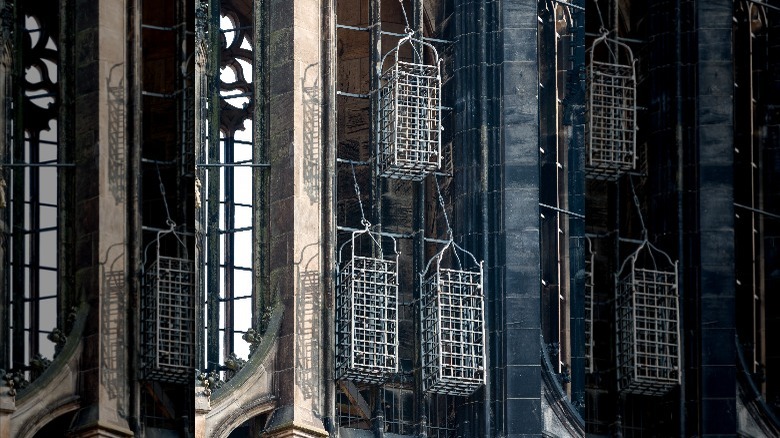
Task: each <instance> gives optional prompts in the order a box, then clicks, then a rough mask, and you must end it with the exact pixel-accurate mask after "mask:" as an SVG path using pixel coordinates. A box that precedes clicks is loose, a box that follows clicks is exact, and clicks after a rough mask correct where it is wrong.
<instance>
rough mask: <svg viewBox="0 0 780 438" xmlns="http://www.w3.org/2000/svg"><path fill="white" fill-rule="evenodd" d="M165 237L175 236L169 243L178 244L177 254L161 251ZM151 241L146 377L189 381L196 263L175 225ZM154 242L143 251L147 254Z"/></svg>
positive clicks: (144, 317)
mask: <svg viewBox="0 0 780 438" xmlns="http://www.w3.org/2000/svg"><path fill="white" fill-rule="evenodd" d="M165 237H172V238H174V239H175V242H173V245H169V246H168V247H170V246H174V247H176V248H177V249H178V250H177V251H175V252H176V254H177V256H175V257H172V256H166V255H163V254H162V252H163V251H164V249H163V248H162V241H163V239H164V238H165ZM169 240H170V239H169ZM152 244H154V245H155V246H156V251H155V259H154V260H153V261H152V264H151V265H150V266H149V268H148V269H146V270H145V272H144V274H143V277H142V279H143V288H142V291H143V294H142V301H143V304H142V306H141V335H142V340H143V346H142V361H143V365H142V368H143V378H144V379H145V380H155V381H164V382H172V383H189V382H190V380H192V370H193V369H194V367H195V274H194V264H193V261H192V260H190V259H189V257H187V246H186V244H185V243H184V241H183V240H182V238H181V237H180V236H179V235H178V234H176V232H175V231H173V227H172V228H171V230H168V231H161V232H159V233H158V234H157V239H156V240H155V241H154V242H152ZM152 244H150V245H148V246H147V248H146V250H145V251H144V257H145V258H146V252H147V251H148V249H149V246H151V245H152ZM166 248H167V247H166ZM144 266H146V260H144Z"/></svg>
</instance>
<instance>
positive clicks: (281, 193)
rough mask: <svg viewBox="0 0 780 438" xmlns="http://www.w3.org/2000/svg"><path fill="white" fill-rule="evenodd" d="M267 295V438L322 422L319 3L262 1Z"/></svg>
mask: <svg viewBox="0 0 780 438" xmlns="http://www.w3.org/2000/svg"><path fill="white" fill-rule="evenodd" d="M269 8H270V10H269V24H268V25H269V26H270V29H269V30H270V38H269V43H270V44H269V45H270V47H269V60H270V64H269V73H270V81H269V83H270V90H269V92H270V96H269V97H270V99H269V114H270V120H269V134H270V144H269V147H268V159H269V162H270V165H271V168H270V188H269V190H270V196H269V197H270V199H271V200H272V201H271V205H270V217H271V222H270V232H269V235H270V236H271V242H270V246H271V254H270V277H271V278H270V289H271V294H273V295H275V296H276V297H277V298H278V299H280V300H281V302H282V305H283V307H284V316H283V320H282V326H281V329H280V337H279V340H278V342H279V350H278V356H277V362H276V363H277V372H276V375H275V377H274V378H275V382H274V384H275V386H276V388H277V396H278V406H279V407H278V408H277V410H276V411H275V412H274V414H273V416H272V418H271V421H270V426H269V431H270V433H269V434H268V436H272V437H288V436H296V437H315V436H326V435H327V433H326V432H325V430H324V427H323V423H322V416H323V415H324V414H323V413H324V412H325V410H324V407H323V402H322V399H323V397H324V393H323V390H322V380H323V375H322V370H323V364H322V345H320V344H321V342H320V339H321V338H320V336H321V331H322V327H321V326H322V322H321V313H322V309H321V304H322V299H323V298H322V283H321V281H322V272H321V265H322V264H321V257H322V245H323V242H322V237H321V236H322V231H323V230H322V229H321V223H322V220H321V219H322V216H321V215H322V202H321V199H322V194H321V187H320V184H321V181H322V175H321V173H322V167H321V161H322V153H321V145H320V127H321V123H320V120H321V118H322V117H323V114H322V111H321V105H320V96H321V89H322V81H321V79H320V77H321V73H320V68H321V66H320V63H321V57H322V54H321V46H322V44H321V36H322V35H321V29H320V23H321V13H322V4H321V0H271V1H269Z"/></svg>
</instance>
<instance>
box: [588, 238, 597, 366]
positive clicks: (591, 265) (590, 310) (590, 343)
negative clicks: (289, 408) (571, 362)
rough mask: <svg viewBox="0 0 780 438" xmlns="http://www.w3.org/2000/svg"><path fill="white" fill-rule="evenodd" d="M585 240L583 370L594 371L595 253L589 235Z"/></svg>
mask: <svg viewBox="0 0 780 438" xmlns="http://www.w3.org/2000/svg"><path fill="white" fill-rule="evenodd" d="M585 239H586V241H587V243H588V244H587V248H588V255H587V257H585V372H587V373H592V372H593V371H594V363H593V299H594V297H593V282H594V278H593V274H594V272H593V270H594V268H595V263H594V259H595V256H596V255H595V254H594V253H593V243H592V242H591V241H590V238H589V237H586V238H585Z"/></svg>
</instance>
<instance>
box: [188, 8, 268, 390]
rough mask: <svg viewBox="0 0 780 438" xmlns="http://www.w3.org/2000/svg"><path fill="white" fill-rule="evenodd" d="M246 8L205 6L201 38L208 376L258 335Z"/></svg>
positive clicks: (250, 27) (256, 200)
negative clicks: (205, 29)
mask: <svg viewBox="0 0 780 438" xmlns="http://www.w3.org/2000/svg"><path fill="white" fill-rule="evenodd" d="M253 7H254V6H252V4H251V3H250V5H249V6H247V5H244V4H243V3H241V4H239V3H238V2H233V1H227V0H223V1H221V2H219V1H212V2H211V4H210V8H211V11H210V13H209V14H210V15H211V17H212V20H210V21H211V23H214V22H215V21H216V20H214V19H213V18H217V17H218V23H219V29H209V30H213V33H212V35H210V36H208V37H207V38H208V45H209V47H210V52H209V51H207V53H208V55H207V56H208V62H207V63H206V64H207V65H206V69H207V71H208V73H207V76H208V77H209V78H210V79H209V83H208V85H207V90H208V91H206V92H207V93H208V106H207V110H206V112H205V113H206V114H205V117H204V118H205V119H207V121H206V122H205V123H204V125H205V129H206V130H207V134H206V135H207V138H206V142H205V147H201V150H200V151H199V159H198V162H199V164H198V168H199V170H198V178H199V181H200V184H201V185H202V190H201V192H202V193H201V199H202V201H201V209H200V211H199V220H200V223H201V232H202V242H203V243H202V246H201V251H202V253H201V257H202V258H201V262H202V263H203V266H204V269H203V277H202V278H201V284H202V285H203V289H202V291H203V298H204V301H205V306H204V309H203V310H204V312H203V314H204V317H205V324H204V326H205V332H204V338H205V356H204V359H205V363H204V364H203V366H202V367H201V368H202V369H208V370H211V371H214V370H223V371H231V372H235V371H237V365H236V364H238V363H241V362H242V360H247V359H248V358H249V355H250V352H251V348H252V342H251V341H252V340H251V339H250V337H251V334H250V337H247V332H249V331H250V330H262V327H261V325H262V324H261V319H262V318H261V315H259V313H260V310H259V308H260V305H259V303H260V297H259V290H260V288H261V286H260V284H259V283H260V280H258V279H259V278H261V276H260V275H258V274H259V272H260V267H259V264H260V263H261V262H260V258H259V257H260V254H259V253H260V249H259V248H260V244H259V241H260V238H259V236H258V234H259V231H260V230H259V228H258V219H259V217H260V215H261V211H260V209H261V207H262V195H261V193H262V191H263V190H264V189H263V187H264V184H263V164H262V163H263V161H264V160H263V157H262V155H261V149H260V147H259V146H260V145H259V141H258V134H257V129H255V127H256V126H257V120H256V114H257V111H255V109H256V102H257V96H256V91H255V87H254V83H255V72H254V66H255V61H256V60H255V46H256V44H255V40H256V34H257V32H255V31H254V29H255V27H254V11H253V9H252V8H253ZM212 25H213V24H212ZM231 356H235V357H236V358H237V359H232V358H231ZM226 363H229V365H228V366H227V367H226V366H225V364H226ZM224 377H226V378H229V377H230V374H227V375H224Z"/></svg>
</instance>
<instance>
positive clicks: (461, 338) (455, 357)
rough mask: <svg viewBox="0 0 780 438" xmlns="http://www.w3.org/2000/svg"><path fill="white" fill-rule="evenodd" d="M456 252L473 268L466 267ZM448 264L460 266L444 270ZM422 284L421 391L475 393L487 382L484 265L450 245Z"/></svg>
mask: <svg viewBox="0 0 780 438" xmlns="http://www.w3.org/2000/svg"><path fill="white" fill-rule="evenodd" d="M458 252H460V253H462V254H463V255H464V257H463V259H465V261H468V262H471V263H470V265H471V266H468V267H464V266H463V265H462V263H461V258H460V257H459V256H458ZM447 255H449V257H448V258H447V257H446V256H447ZM448 261H449V262H452V261H454V262H455V263H454V264H455V265H456V266H457V268H447V267H445V266H444V264H448V263H447V262H448ZM449 264H450V265H452V264H453V263H449ZM426 275H427V278H426V277H425V276H426ZM420 280H421V284H422V285H423V291H422V292H423V293H422V296H421V305H420V313H421V315H420V318H421V332H422V342H421V347H422V381H423V389H424V390H425V391H428V392H431V393H437V394H446V395H456V396H468V395H471V394H472V393H473V392H474V391H476V390H477V389H478V388H479V387H480V386H482V385H483V384H484V383H485V378H486V373H485V316H484V315H485V310H484V303H483V283H482V282H483V276H482V262H477V260H476V258H474V256H473V255H472V254H471V253H469V252H468V251H466V250H464V249H463V248H461V247H460V246H458V245H457V244H456V243H454V242H453V241H450V242H449V243H448V244H447V245H445V247H444V248H443V249H442V250H441V251H440V252H439V253H437V254H436V255H435V256H434V257H433V258H432V259H431V260H430V261H429V262H428V265H427V267H426V269H425V271H424V272H423V273H421V274H420Z"/></svg>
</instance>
